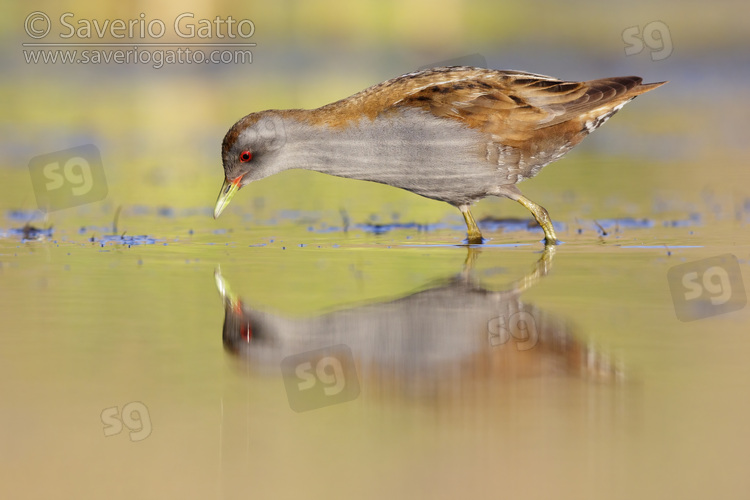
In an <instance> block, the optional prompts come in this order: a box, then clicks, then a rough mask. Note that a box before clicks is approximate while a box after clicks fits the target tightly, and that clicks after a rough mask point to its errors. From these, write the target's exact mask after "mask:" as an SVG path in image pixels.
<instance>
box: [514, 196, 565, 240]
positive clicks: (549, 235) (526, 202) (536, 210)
mask: <svg viewBox="0 0 750 500" xmlns="http://www.w3.org/2000/svg"><path fill="white" fill-rule="evenodd" d="M516 201H517V202H518V203H520V204H521V205H523V206H524V207H526V208H527V209H528V211H529V212H531V214H532V215H533V216H534V218H535V219H536V221H537V222H538V223H539V225H540V226H542V229H544V238H545V242H544V243H545V245H557V244H558V243H560V242H559V241H558V239H557V236H555V228H554V227H552V219H550V217H549V213H547V210H545V208H544V207H543V206H541V205H537V204H536V203H534V202H533V201H531V200H530V199H528V198H526V197H525V196H524V195H520V196H519V197H518V198H517V199H516Z"/></svg>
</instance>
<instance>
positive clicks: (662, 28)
mask: <svg viewBox="0 0 750 500" xmlns="http://www.w3.org/2000/svg"><path fill="white" fill-rule="evenodd" d="M622 41H623V42H625V45H627V46H626V47H625V55H626V56H634V55H636V54H640V53H641V52H643V45H644V43H645V44H646V47H648V48H649V49H650V50H651V60H652V61H661V60H662V59H666V58H667V57H669V56H670V55H672V37H671V35H670V34H669V27H668V26H667V25H666V24H664V23H663V22H661V21H651V22H650V23H648V24H647V25H646V26H644V27H643V34H642V35H641V28H640V27H639V26H631V27H629V28H625V29H624V30H623V32H622Z"/></svg>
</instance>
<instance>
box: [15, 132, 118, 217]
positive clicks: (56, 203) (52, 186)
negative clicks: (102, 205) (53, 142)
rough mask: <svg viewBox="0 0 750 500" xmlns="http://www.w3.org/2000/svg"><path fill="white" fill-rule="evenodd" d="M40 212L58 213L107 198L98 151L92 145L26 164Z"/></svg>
mask: <svg viewBox="0 0 750 500" xmlns="http://www.w3.org/2000/svg"><path fill="white" fill-rule="evenodd" d="M29 172H30V174H31V183H32V184H33V186H34V193H35V195H36V200H37V205H38V206H39V209H40V210H47V211H51V210H60V209H63V208H70V207H75V206H78V205H84V204H86V203H92V202H95V201H101V200H103V199H104V198H106V196H107V181H106V179H105V177H104V169H103V168H102V160H101V155H100V153H99V149H97V147H96V146H94V145H93V144H89V145H86V146H78V147H75V148H71V149H66V150H63V151H56V152H54V153H49V154H46V155H41V156H37V157H34V158H32V159H31V161H30V162H29Z"/></svg>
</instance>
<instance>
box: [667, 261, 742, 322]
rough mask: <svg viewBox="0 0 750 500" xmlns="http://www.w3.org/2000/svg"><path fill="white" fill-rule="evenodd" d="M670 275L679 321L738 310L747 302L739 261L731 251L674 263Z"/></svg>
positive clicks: (670, 286)
mask: <svg viewBox="0 0 750 500" xmlns="http://www.w3.org/2000/svg"><path fill="white" fill-rule="evenodd" d="M667 279H668V280H669V288H670V290H671V292H672V301H673V302H674V307H675V313H676V314H677V318H678V319H679V320H680V321H693V320H696V319H701V318H708V317H710V316H716V315H718V314H726V313H728V312H733V311H738V310H740V309H742V308H743V307H745V305H746V304H747V295H746V294H745V285H744V283H743V282H742V273H741V271H740V264H739V262H738V261H737V257H735V256H734V255H732V254H725V255H720V256H718V257H711V258H708V259H703V260H699V261H695V262H688V263H686V264H680V265H678V266H674V267H672V268H671V269H669V271H668V272H667Z"/></svg>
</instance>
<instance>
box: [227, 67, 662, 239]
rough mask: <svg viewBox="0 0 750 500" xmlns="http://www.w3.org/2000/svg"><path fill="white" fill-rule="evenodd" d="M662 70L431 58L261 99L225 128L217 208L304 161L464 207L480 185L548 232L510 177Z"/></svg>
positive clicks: (473, 229)
mask: <svg viewBox="0 0 750 500" xmlns="http://www.w3.org/2000/svg"><path fill="white" fill-rule="evenodd" d="M664 83H665V82H660V83H651V84H642V83H641V78H638V77H636V76H625V77H615V78H604V79H601V80H591V81H587V82H565V81H561V80H557V79H554V78H551V77H548V76H543V75H535V74H531V73H523V72H518V71H497V70H491V69H483V68H469V67H449V68H434V69H429V70H425V71H418V72H415V73H409V74H407V75H403V76H400V77H398V78H394V79H392V80H388V81H386V82H383V83H380V84H378V85H375V86H373V87H370V88H368V89H365V90H363V91H362V92H359V93H358V94H354V95H353V96H351V97H347V98H346V99H342V100H340V101H337V102H334V103H331V104H328V105H326V106H323V107H321V108H318V109H313V110H303V109H290V110H268V111H261V112H258V113H252V114H249V115H247V116H245V117H244V118H242V119H241V120H240V121H238V122H237V123H235V124H234V126H233V127H232V128H231V129H229V132H227V135H226V136H225V137H224V142H223V144H222V150H221V155H222V161H223V163H224V177H225V180H224V185H223V186H222V188H221V192H220V193H219V199H218V200H217V202H216V209H215V210H214V217H218V216H219V214H221V212H222V211H223V210H224V208H225V207H226V205H227V204H228V203H229V201H230V199H231V198H232V197H233V196H234V194H235V193H236V192H237V190H239V189H240V188H241V187H243V186H245V185H247V184H249V183H250V182H252V181H256V180H260V179H263V178H264V177H268V176H270V175H273V174H276V173H278V172H281V171H283V170H287V169H292V168H303V169H308V170H315V171H317V172H323V173H326V174H331V175H336V176H339V177H348V178H351V179H359V180H364V181H373V182H379V183H382V184H388V185H390V186H395V187H399V188H402V189H406V190H408V191H411V192H413V193H417V194H419V195H422V196H424V197H427V198H432V199H435V200H441V201H445V202H447V203H450V204H451V205H454V206H456V207H457V208H458V209H459V210H460V211H461V213H462V214H463V216H464V219H465V220H466V226H467V228H468V242H469V243H470V244H476V243H482V241H483V238H482V234H481V232H480V231H479V228H478V227H477V225H476V223H475V222H474V218H473V217H472V215H471V212H470V211H469V207H470V206H471V204H472V203H473V202H475V201H477V200H480V199H482V198H484V197H486V196H489V195H494V196H504V197H506V198H510V199H511V200H515V201H517V202H519V203H521V204H522V205H523V206H524V207H526V208H527V209H528V210H529V211H530V212H531V213H532V215H533V216H534V218H535V219H536V220H537V222H538V223H539V225H540V226H541V227H542V229H543V230H544V236H545V242H546V243H547V244H555V243H557V237H556V236H555V231H554V228H553V227H552V221H551V219H550V217H549V214H548V213H547V210H545V209H544V207H542V206H540V205H537V204H536V203H534V202H532V201H531V200H529V199H528V198H526V197H525V196H523V195H522V194H521V192H520V191H519V190H518V188H517V187H516V184H517V183H519V182H521V181H522V180H524V179H528V178H531V177H534V176H535V175H536V174H538V173H539V171H540V170H541V169H542V167H544V166H545V165H547V164H549V163H550V162H552V161H555V160H557V159H559V158H560V157H561V156H563V155H564V154H565V153H566V152H568V151H569V150H570V149H571V148H573V147H574V146H575V145H576V144H578V143H579V142H581V141H582V140H583V138H584V137H586V136H587V135H588V134H590V133H591V132H593V131H594V130H596V129H597V128H598V127H599V126H601V125H602V124H603V123H604V122H605V121H607V120H608V119H609V118H610V117H611V116H612V115H613V114H615V113H616V112H617V111H619V110H620V109H621V108H622V107H623V106H624V105H625V104H626V103H627V102H629V101H630V100H632V99H633V98H635V97H636V96H638V95H640V94H643V93H644V92H648V91H649V90H652V89H655V88H656V87H658V86H660V85H663V84H664Z"/></svg>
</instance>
